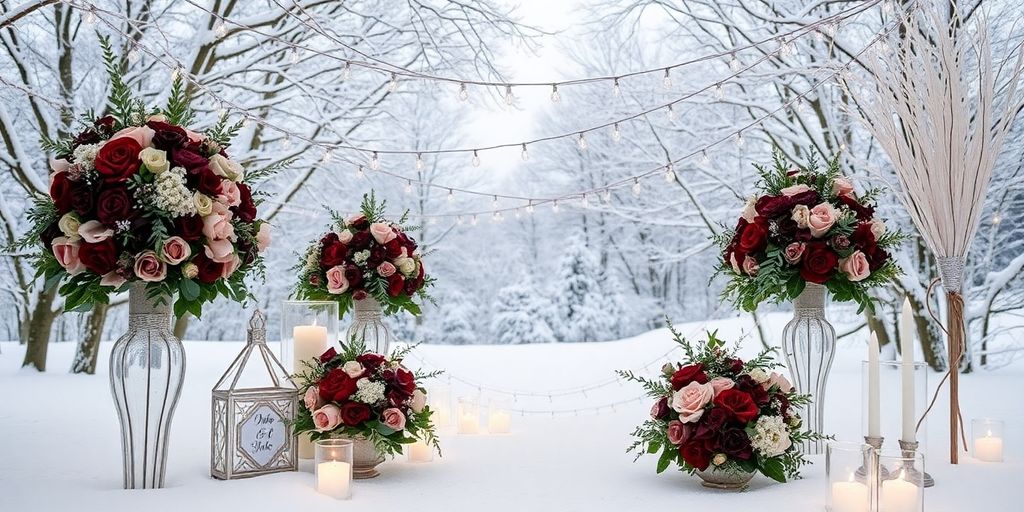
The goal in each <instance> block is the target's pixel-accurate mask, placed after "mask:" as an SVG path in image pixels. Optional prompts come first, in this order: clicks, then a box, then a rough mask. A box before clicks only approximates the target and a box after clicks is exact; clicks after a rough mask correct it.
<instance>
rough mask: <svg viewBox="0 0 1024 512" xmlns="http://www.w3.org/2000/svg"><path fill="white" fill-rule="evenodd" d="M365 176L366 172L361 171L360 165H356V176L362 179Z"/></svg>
mask: <svg viewBox="0 0 1024 512" xmlns="http://www.w3.org/2000/svg"><path fill="white" fill-rule="evenodd" d="M365 177H366V174H365V173H363V166H361V165H359V166H356V178H359V179H363V178H365Z"/></svg>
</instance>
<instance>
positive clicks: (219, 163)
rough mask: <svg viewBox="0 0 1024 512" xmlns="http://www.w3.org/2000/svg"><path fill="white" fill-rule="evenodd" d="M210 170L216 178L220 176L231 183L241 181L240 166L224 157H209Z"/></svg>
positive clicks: (241, 172)
mask: <svg viewBox="0 0 1024 512" xmlns="http://www.w3.org/2000/svg"><path fill="white" fill-rule="evenodd" d="M209 165H210V170H211V171H213V173H214V174H216V175H217V176H222V177H224V178H227V179H229V180H231V181H242V177H243V176H244V174H245V173H244V171H243V170H242V166H241V165H238V163H237V162H233V161H231V160H229V159H228V158H225V157H224V155H221V154H219V153H218V154H215V155H213V156H211V157H210V164H209Z"/></svg>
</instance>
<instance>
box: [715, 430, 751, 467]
mask: <svg viewBox="0 0 1024 512" xmlns="http://www.w3.org/2000/svg"><path fill="white" fill-rule="evenodd" d="M719 443H720V444H721V447H722V451H723V452H725V454H726V455H729V456H731V457H735V458H737V459H741V460H749V459H750V458H751V457H753V456H754V450H753V448H751V446H750V438H749V437H747V433H746V432H744V431H743V430H742V429H738V428H730V429H727V430H726V431H724V432H722V436H721V438H720V439H719Z"/></svg>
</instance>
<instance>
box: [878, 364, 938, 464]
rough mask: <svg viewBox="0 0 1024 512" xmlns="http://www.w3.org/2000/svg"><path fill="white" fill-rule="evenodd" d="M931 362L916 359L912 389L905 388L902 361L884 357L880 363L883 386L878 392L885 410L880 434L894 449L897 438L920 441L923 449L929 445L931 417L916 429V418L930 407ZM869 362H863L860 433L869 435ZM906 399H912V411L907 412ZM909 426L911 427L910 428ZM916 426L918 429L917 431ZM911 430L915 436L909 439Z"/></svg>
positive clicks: (879, 375) (886, 443)
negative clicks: (929, 364)
mask: <svg viewBox="0 0 1024 512" xmlns="http://www.w3.org/2000/svg"><path fill="white" fill-rule="evenodd" d="M928 372H929V368H928V364H927V363H914V365H913V370H912V372H910V373H912V375H908V376H907V377H909V380H910V381H911V383H912V388H913V389H912V390H910V391H906V392H905V391H904V389H903V387H904V378H905V377H904V372H903V364H902V363H901V362H900V361H881V362H879V364H878V381H879V382H878V384H879V386H878V387H879V389H881V390H884V391H883V392H882V393H880V396H879V409H880V411H881V412H882V414H881V417H880V418H879V427H881V437H882V438H883V439H885V446H886V447H891V448H893V449H895V448H897V447H898V443H897V441H898V440H903V441H915V440H916V441H917V442H918V443H920V444H919V446H918V450H920V451H924V450H925V449H926V448H927V444H928V443H927V438H928V436H927V432H928V420H927V419H925V420H924V421H923V422H922V423H921V428H920V429H917V428H916V426H917V420H918V419H920V418H921V416H923V415H924V411H925V410H926V409H927V408H928V399H929V398H930V396H929V395H928ZM868 400H869V397H868V363H867V361H863V362H862V363H861V434H862V435H865V436H866V435H868ZM904 402H912V403H911V404H910V405H911V410H912V413H911V414H909V415H906V414H905V413H904V410H905V409H904ZM908 429H909V430H908ZM915 429H916V432H915ZM908 434H913V436H914V437H912V438H910V439H907V438H906V436H907V435H908Z"/></svg>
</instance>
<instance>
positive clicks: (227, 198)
mask: <svg viewBox="0 0 1024 512" xmlns="http://www.w3.org/2000/svg"><path fill="white" fill-rule="evenodd" d="M217 200H218V201H220V202H222V203H224V204H226V205H228V206H238V205H240V204H242V193H241V192H240V191H239V190H238V185H236V184H235V182H233V181H231V180H224V181H222V182H220V193H219V194H217Z"/></svg>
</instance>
